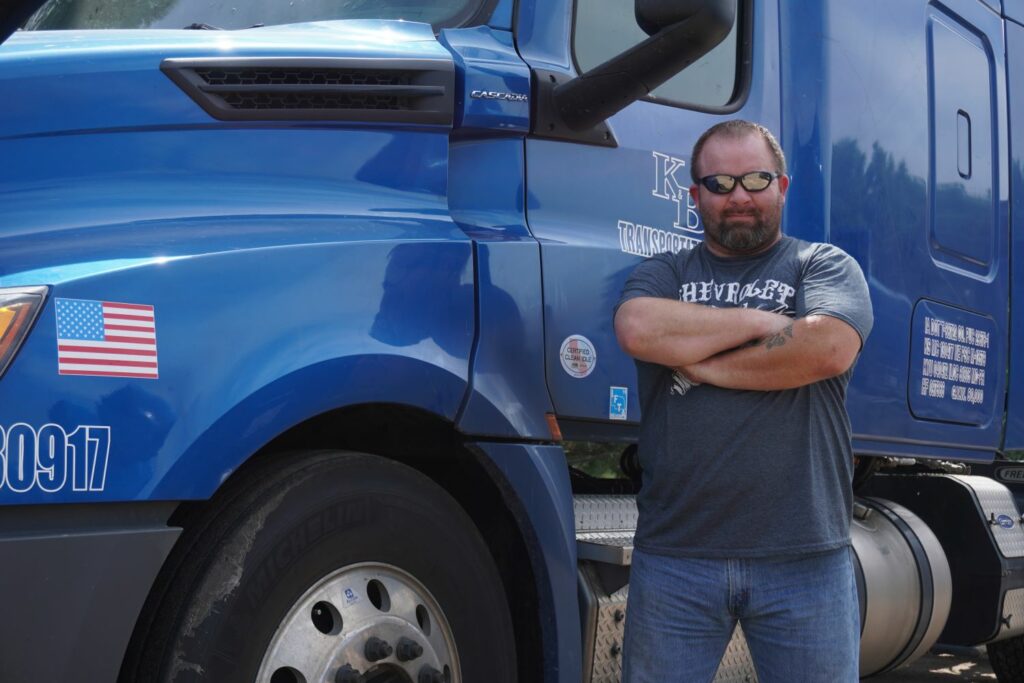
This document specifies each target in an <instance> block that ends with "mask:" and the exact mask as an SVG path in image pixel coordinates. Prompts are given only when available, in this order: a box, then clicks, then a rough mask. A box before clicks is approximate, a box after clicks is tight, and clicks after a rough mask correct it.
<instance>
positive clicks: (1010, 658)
mask: <svg viewBox="0 0 1024 683" xmlns="http://www.w3.org/2000/svg"><path fill="white" fill-rule="evenodd" d="M985 649H986V650H987V651H988V661H989V663H990V664H991V665H992V671H994V672H995V674H996V678H997V679H998V680H999V681H1002V683H1018V682H1019V681H1024V636H1015V637H1013V638H1007V639H1006V640H999V641H996V642H994V643H989V644H988V645H986V646H985Z"/></svg>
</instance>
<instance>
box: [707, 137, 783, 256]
mask: <svg viewBox="0 0 1024 683" xmlns="http://www.w3.org/2000/svg"><path fill="white" fill-rule="evenodd" d="M695 161H696V160H695ZM698 169H699V171H700V175H701V177H704V176H709V175H715V174H717V173H727V174H729V175H734V176H741V175H744V174H746V173H750V172H751V171H770V172H773V173H774V172H775V171H776V163H775V158H774V157H773V156H772V153H771V150H769V148H768V143H767V142H765V141H764V139H763V138H762V137H761V136H760V135H758V134H756V133H751V134H749V135H744V136H742V137H732V136H726V135H715V136H713V137H711V138H709V139H708V140H707V141H706V142H705V143H704V149H703V150H701V154H700V163H699V164H698ZM788 187H789V178H787V177H786V176H779V177H778V178H776V179H775V180H773V181H772V182H771V184H770V185H769V186H768V187H767V188H766V189H764V190H762V191H760V192H748V191H747V190H746V189H745V188H744V187H743V186H742V185H741V184H740V183H738V182H737V183H736V187H734V188H733V191H732V192H730V193H729V194H715V193H714V192H711V191H710V190H708V189H707V188H706V187H704V186H703V185H700V184H697V185H693V186H691V187H690V195H691V196H692V197H693V200H694V202H696V204H697V209H698V210H699V211H700V218H701V221H702V222H703V224H704V240H705V244H707V246H708V248H709V249H710V250H711V252H712V253H713V254H716V255H718V256H742V255H750V254H756V253H759V252H761V251H765V250H766V249H768V248H769V247H771V246H772V245H773V244H775V243H776V242H778V241H779V238H780V237H781V234H782V233H781V229H780V226H781V224H782V206H783V205H784V204H785V201H786V190H787V189H788Z"/></svg>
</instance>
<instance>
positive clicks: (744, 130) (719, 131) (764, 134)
mask: <svg viewBox="0 0 1024 683" xmlns="http://www.w3.org/2000/svg"><path fill="white" fill-rule="evenodd" d="M753 134H757V135H760V136H761V138H762V139H764V141H765V143H766V144H767V145H768V150H769V151H770V152H771V153H772V156H773V157H775V166H776V168H775V170H776V171H778V172H779V173H781V174H783V175H785V174H786V156H785V155H784V154H783V153H782V147H780V146H779V141H778V140H776V139H775V136H774V135H772V132H771V131H770V130H768V129H767V128H765V127H764V126H762V125H761V124H760V123H753V122H752V121H744V120H743V119H732V120H731V121H723V122H721V123H716V124H715V125H713V126H711V127H710V128H708V129H707V130H706V131H704V134H703V135H701V136H700V137H699V138H698V139H697V144H695V145H694V146H693V153H692V154H691V155H690V178H691V179H692V180H693V182H694V183H695V184H696V183H698V182H700V178H701V176H700V172H699V171H698V169H697V160H698V159H699V158H700V153H701V152H702V151H703V150H704V143H706V142H707V141H708V140H709V139H710V138H712V137H713V136H715V135H722V136H725V137H730V138H741V137H744V136H746V135H753Z"/></svg>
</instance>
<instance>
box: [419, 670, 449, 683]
mask: <svg viewBox="0 0 1024 683" xmlns="http://www.w3.org/2000/svg"><path fill="white" fill-rule="evenodd" d="M418 683H444V674H443V673H441V672H440V671H438V670H437V669H435V668H434V667H432V666H425V667H423V668H422V669H420V678H419V682H418Z"/></svg>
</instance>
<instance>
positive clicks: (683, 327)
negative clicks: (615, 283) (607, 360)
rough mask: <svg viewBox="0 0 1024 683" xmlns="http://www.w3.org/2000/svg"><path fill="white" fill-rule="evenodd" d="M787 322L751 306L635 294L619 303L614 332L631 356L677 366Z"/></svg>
mask: <svg viewBox="0 0 1024 683" xmlns="http://www.w3.org/2000/svg"><path fill="white" fill-rule="evenodd" d="M791 322H792V320H790V319H789V318H787V317H786V316H784V315H780V314H778V313H769V312H768V311H759V310H757V309H754V308H712V307H710V306H704V305H701V304H691V303H686V302H682V301H673V300H672V299H660V298H656V297H638V298H636V299H630V300H629V301H627V302H626V303H624V304H622V306H620V307H619V310H618V312H617V313H616V314H615V335H616V337H618V340H619V345H620V346H621V347H622V349H623V351H625V352H626V353H628V354H629V355H630V356H632V357H633V358H636V359H638V360H643V361H648V362H650V363H659V364H661V365H666V366H668V367H671V368H678V367H681V366H687V365H691V364H693V363H697V362H699V361H703V360H705V359H707V358H710V357H711V356H714V355H715V354H719V353H722V352H723V351H728V350H730V349H735V348H737V347H740V346H743V345H744V344H747V343H749V342H752V341H756V340H759V339H761V338H763V337H765V336H767V335H771V334H773V333H775V332H777V331H778V330H780V329H782V328H783V327H784V326H786V325H788V324H790V323H791Z"/></svg>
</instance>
